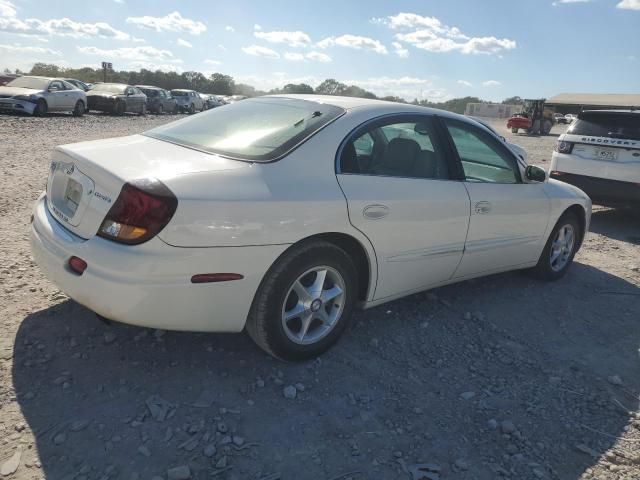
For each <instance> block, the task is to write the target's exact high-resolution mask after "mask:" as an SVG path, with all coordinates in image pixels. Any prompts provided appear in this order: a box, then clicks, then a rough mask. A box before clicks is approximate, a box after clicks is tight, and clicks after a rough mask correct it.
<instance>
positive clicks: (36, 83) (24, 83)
mask: <svg viewBox="0 0 640 480" xmlns="http://www.w3.org/2000/svg"><path fill="white" fill-rule="evenodd" d="M7 87H20V88H32V89H33V90H46V89H47V88H48V87H49V79H47V78H35V77H18V78H16V79H15V80H11V81H10V82H9V83H7Z"/></svg>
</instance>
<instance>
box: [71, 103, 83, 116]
mask: <svg viewBox="0 0 640 480" xmlns="http://www.w3.org/2000/svg"><path fill="white" fill-rule="evenodd" d="M85 111H86V110H85V106H84V102H83V101H82V100H78V101H77V102H76V106H75V107H73V116H74V117H81V116H83V115H84V112H85Z"/></svg>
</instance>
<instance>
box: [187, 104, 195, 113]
mask: <svg viewBox="0 0 640 480" xmlns="http://www.w3.org/2000/svg"><path fill="white" fill-rule="evenodd" d="M194 113H196V106H195V105H194V104H193V103H192V104H191V105H189V114H191V115H193V114H194Z"/></svg>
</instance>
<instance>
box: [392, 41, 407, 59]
mask: <svg viewBox="0 0 640 480" xmlns="http://www.w3.org/2000/svg"><path fill="white" fill-rule="evenodd" d="M391 45H393V48H394V49H395V50H394V52H395V54H396V55H398V56H399V57H400V58H407V57H408V56H409V50H407V49H406V48H404V46H403V45H402V44H401V43H400V42H393V43H392V44H391Z"/></svg>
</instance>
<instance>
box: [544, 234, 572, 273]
mask: <svg viewBox="0 0 640 480" xmlns="http://www.w3.org/2000/svg"><path fill="white" fill-rule="evenodd" d="M574 243H575V232H574V230H573V226H572V225H571V224H566V225H563V226H562V227H560V228H559V229H558V232H557V233H556V236H555V238H554V239H553V243H552V244H551V252H550V262H551V269H552V270H553V271H554V272H559V271H560V270H562V269H563V268H564V267H565V265H566V264H567V262H568V261H569V258H571V253H572V252H573V245H574Z"/></svg>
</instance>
